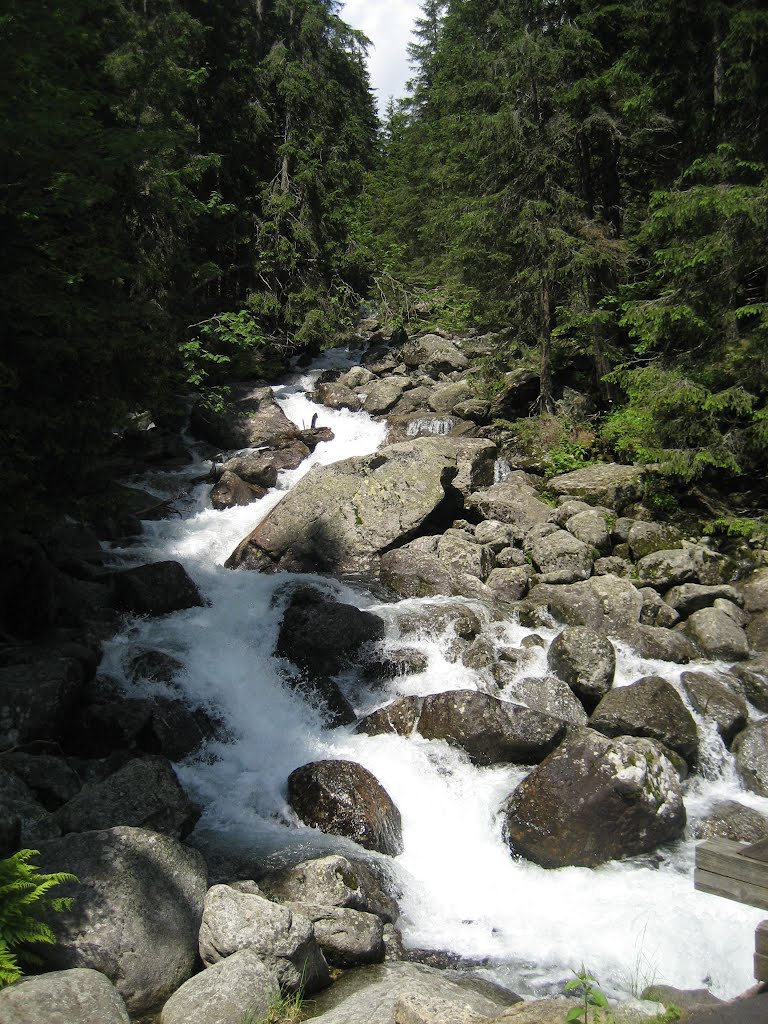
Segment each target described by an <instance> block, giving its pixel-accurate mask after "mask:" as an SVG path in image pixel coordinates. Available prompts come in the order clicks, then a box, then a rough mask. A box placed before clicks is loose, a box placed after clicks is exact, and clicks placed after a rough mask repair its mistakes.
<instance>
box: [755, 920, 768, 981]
mask: <svg viewBox="0 0 768 1024" xmlns="http://www.w3.org/2000/svg"><path fill="white" fill-rule="evenodd" d="M755 952H756V953H759V954H760V955H761V956H768V921H761V922H760V924H759V925H758V926H757V928H755ZM766 980H768V979H766Z"/></svg>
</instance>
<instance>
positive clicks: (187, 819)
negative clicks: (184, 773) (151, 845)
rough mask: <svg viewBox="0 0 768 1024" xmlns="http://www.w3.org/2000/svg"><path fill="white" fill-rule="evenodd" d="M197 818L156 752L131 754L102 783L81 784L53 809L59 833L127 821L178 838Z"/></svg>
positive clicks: (177, 782) (187, 832) (104, 826)
mask: <svg viewBox="0 0 768 1024" xmlns="http://www.w3.org/2000/svg"><path fill="white" fill-rule="evenodd" d="M199 817H200V809H199V808H198V807H196V806H195V805H194V804H193V803H192V801H191V800H190V799H189V797H188V796H187V794H186V793H185V792H184V790H183V789H182V788H181V785H180V783H179V780H178V779H177V778H176V773H175V772H174V770H173V768H172V767H171V765H170V763H169V762H168V761H167V760H166V759H165V758H164V757H157V756H148V757H142V758H135V759H134V760H132V761H129V762H128V763H127V764H126V765H124V766H123V767H122V768H121V769H120V770H119V771H116V772H115V773H114V774H113V775H110V776H108V777H107V778H106V779H104V780H103V782H93V783H89V784H87V785H85V786H83V788H82V789H81V790H80V792H79V793H78V794H77V795H76V796H74V797H73V798H72V799H71V800H69V801H68V802H67V803H66V804H64V806H63V807H61V808H60V809H59V810H58V811H57V812H56V814H55V818H56V821H57V822H58V823H59V825H60V826H61V830H62V832H87V831H90V830H98V829H108V828H113V827H114V826H116V825H132V826H134V827H136V828H144V829H150V830H151V831H154V832H163V833H165V834H166V835H170V836H175V837H176V838H177V839H183V838H184V837H185V836H188V835H189V833H190V832H191V831H192V829H193V828H194V827H195V823H196V821H197V819H198V818H199Z"/></svg>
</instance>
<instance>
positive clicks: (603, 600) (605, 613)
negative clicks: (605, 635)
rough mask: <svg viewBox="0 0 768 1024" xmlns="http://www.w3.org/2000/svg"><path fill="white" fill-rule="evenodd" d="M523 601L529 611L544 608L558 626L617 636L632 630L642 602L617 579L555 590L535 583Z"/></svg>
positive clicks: (632, 588)
mask: <svg viewBox="0 0 768 1024" xmlns="http://www.w3.org/2000/svg"><path fill="white" fill-rule="evenodd" d="M532 582H533V583H534V584H535V586H533V587H532V589H531V591H530V593H529V595H528V598H527V600H526V604H527V606H529V607H530V608H532V609H534V608H546V609H547V611H549V613H550V614H551V615H552V617H553V618H555V619H556V620H557V621H558V622H564V623H566V624H567V625H569V626H589V627H590V628H591V629H593V630H595V631H597V632H609V633H619V632H621V631H622V630H624V629H626V628H627V627H630V626H634V625H635V624H636V623H637V621H638V619H639V617H640V614H641V611H642V607H643V598H642V596H641V595H640V594H639V593H638V591H637V588H636V587H635V586H634V585H633V584H632V583H631V582H630V581H629V580H623V579H620V578H619V577H618V576H612V575H607V576H593V577H592V578H591V579H588V580H585V581H584V582H580V583H571V584H566V585H561V586H557V585H554V584H548V583H539V582H537V581H536V579H534V580H533V581H532Z"/></svg>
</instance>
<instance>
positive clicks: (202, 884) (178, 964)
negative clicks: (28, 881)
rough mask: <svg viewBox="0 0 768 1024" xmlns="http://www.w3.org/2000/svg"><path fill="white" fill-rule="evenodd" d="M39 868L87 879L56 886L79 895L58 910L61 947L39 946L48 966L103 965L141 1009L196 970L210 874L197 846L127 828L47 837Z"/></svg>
mask: <svg viewBox="0 0 768 1024" xmlns="http://www.w3.org/2000/svg"><path fill="white" fill-rule="evenodd" d="M39 867H40V870H41V871H42V872H55V871H70V872H72V873H73V874H75V875H76V876H77V877H78V878H79V879H80V882H79V884H77V885H75V884H72V883H68V884H67V885H66V886H61V887H60V888H59V889H57V890H56V893H57V895H62V896H74V897H75V899H74V902H73V904H72V908H71V910H66V911H63V912H62V913H60V914H57V915H56V923H55V927H56V945H55V946H50V947H45V949H44V950H41V951H40V955H41V956H43V957H44V958H45V961H46V964H47V966H48V967H49V968H53V969H66V968H74V967H87V968H93V969H95V970H97V971H101V972H102V973H103V974H106V976H107V977H108V978H110V979H111V980H112V981H113V982H114V984H115V985H116V986H117V989H118V991H119V993H120V994H121V996H122V997H123V999H125V1001H126V1004H127V1006H128V1010H129V1011H130V1012H131V1013H132V1014H135V1015H139V1014H141V1013H143V1012H145V1011H149V1010H152V1009H155V1008H156V1007H158V1006H159V1005H160V1004H161V1003H162V1002H163V1001H164V1000H165V999H167V998H168V996H170V995H171V993H172V992H175V991H176V989H177V988H179V986H180V985H182V984H183V983H184V982H185V981H186V980H187V979H188V978H189V977H190V976H191V974H192V972H193V970H194V968H195V963H196V960H197V933H198V930H199V927H200V920H201V917H202V911H203V899H204V897H205V888H206V874H207V872H206V867H205V862H204V861H203V858H202V857H201V856H200V854H199V853H198V852H197V851H196V850H191V849H189V848H188V847H185V846H182V845H181V844H180V843H179V842H177V841H176V840H175V839H171V838H170V837H169V836H163V835H159V834H158V833H156V832H147V831H145V830H144V829H137V828H125V827H121V828H113V829H108V830H107V831H103V832H84V833H79V834H75V835H68V836H63V837H62V838H60V839H52V840H49V841H48V842H46V843H41V844H40V858H39Z"/></svg>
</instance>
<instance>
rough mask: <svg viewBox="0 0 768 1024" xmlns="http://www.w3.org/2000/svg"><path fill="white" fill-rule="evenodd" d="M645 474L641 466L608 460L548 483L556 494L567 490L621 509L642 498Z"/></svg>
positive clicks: (579, 496)
mask: <svg viewBox="0 0 768 1024" xmlns="http://www.w3.org/2000/svg"><path fill="white" fill-rule="evenodd" d="M645 475H646V470H644V469H643V467H641V466H619V465H614V464H612V463H606V464H602V465H594V466H586V467H585V468H584V469H576V470H574V471H573V472H572V473H563V474H562V475H561V476H556V477H553V478H552V479H551V480H550V481H549V483H548V484H547V487H548V488H549V490H550V491H552V493H553V494H568V495H572V496H573V497H575V498H583V499H584V501H586V502H589V504H590V505H605V506H606V507H607V508H611V509H615V510H616V511H621V510H622V509H623V508H626V506H627V505H631V504H633V503H634V502H636V501H639V500H640V499H641V497H642V491H643V479H644V477H645Z"/></svg>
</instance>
